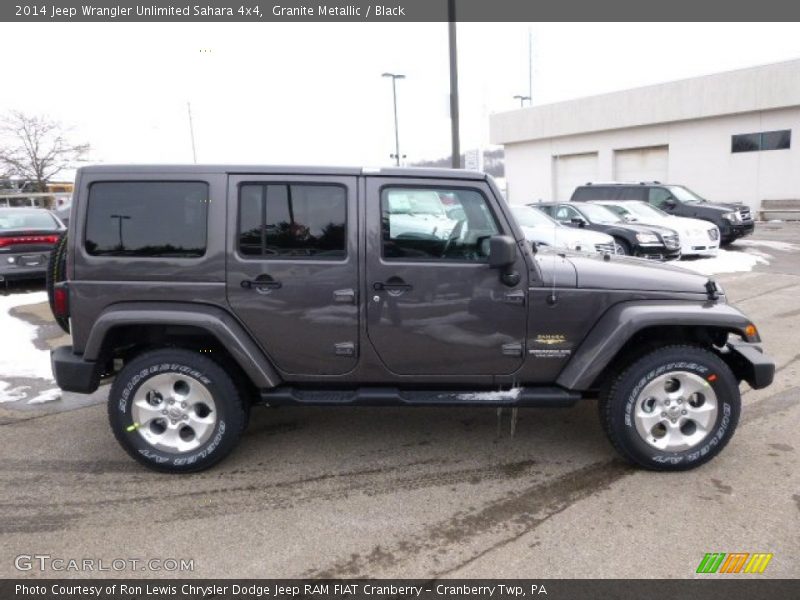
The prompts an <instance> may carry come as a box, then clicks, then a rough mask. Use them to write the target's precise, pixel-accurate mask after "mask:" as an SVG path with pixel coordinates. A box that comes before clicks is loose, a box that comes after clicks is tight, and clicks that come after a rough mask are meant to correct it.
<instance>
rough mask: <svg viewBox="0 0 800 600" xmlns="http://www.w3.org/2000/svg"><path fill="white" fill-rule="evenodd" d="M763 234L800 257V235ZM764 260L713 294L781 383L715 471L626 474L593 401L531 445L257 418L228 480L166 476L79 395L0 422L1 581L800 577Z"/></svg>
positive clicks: (306, 413) (541, 419)
mask: <svg viewBox="0 0 800 600" xmlns="http://www.w3.org/2000/svg"><path fill="white" fill-rule="evenodd" d="M756 237H757V238H758V239H763V240H765V241H767V242H770V241H777V242H781V241H783V242H790V243H796V244H800V225H798V226H794V225H788V224H766V225H765V226H764V227H763V228H760V229H759V234H758V235H757V236H756ZM758 248H759V250H761V251H763V252H765V253H767V254H769V255H770V256H771V259H770V264H769V265H758V266H757V267H756V268H755V270H754V271H752V272H749V273H735V274H730V275H720V276H719V277H717V279H718V280H719V281H720V282H721V283H722V284H723V286H724V288H725V290H726V292H727V294H728V296H729V299H730V301H731V302H732V303H733V304H736V305H737V306H739V307H740V308H741V309H742V310H744V311H745V313H746V314H748V315H749V316H750V317H751V318H752V319H753V320H754V321H755V323H756V324H757V325H758V326H759V329H760V330H761V333H762V337H763V338H764V340H765V347H766V349H767V351H768V352H769V353H770V354H772V355H773V357H774V358H775V359H776V361H777V364H778V368H779V371H778V374H777V377H776V382H775V384H774V385H773V386H771V387H770V388H768V389H766V390H759V391H752V390H749V389H748V388H747V386H746V384H745V385H743V388H742V389H743V391H744V395H743V402H744V409H743V418H742V422H741V423H740V426H739V429H738V431H737V433H736V435H735V436H734V438H733V440H732V442H731V444H730V445H729V446H728V447H727V448H726V449H725V450H724V451H723V453H722V454H721V455H720V456H719V457H717V458H716V459H715V460H713V461H712V462H711V463H709V464H707V465H705V466H703V467H701V468H699V469H697V470H694V471H691V472H687V473H680V474H656V473H649V472H643V471H639V470H636V469H633V468H631V467H629V466H627V465H626V464H624V463H623V462H621V461H620V460H619V459H618V458H617V456H616V454H615V453H614V451H613V449H612V448H611V446H610V445H609V443H608V442H607V441H606V439H605V437H604V435H603V433H602V431H601V428H600V424H599V422H598V419H597V416H596V403H595V402H594V401H586V402H584V403H581V404H579V405H578V406H576V407H574V408H570V409H551V410H543V409H521V410H520V420H519V423H518V425H517V430H516V436H515V437H514V438H513V439H511V438H510V437H509V435H508V421H507V417H506V420H505V421H504V423H503V425H504V426H503V430H502V435H501V436H500V437H498V436H497V421H496V414H495V411H494V410H493V409H491V408H471V409H464V408H458V409H444V408H346V409H326V408H284V409H279V410H275V409H266V408H259V409H255V410H254V412H253V417H252V420H251V424H250V427H249V429H248V430H247V432H246V434H245V436H244V439H243V440H242V443H241V444H240V446H239V447H238V448H237V449H236V450H235V451H234V453H233V454H232V455H231V456H230V457H229V458H228V459H226V460H225V461H224V462H223V463H222V464H220V465H219V466H217V467H216V468H214V469H212V470H211V471H207V472H204V473H200V474H196V475H184V476H170V475H162V474H155V473H151V472H149V471H147V470H145V469H144V468H143V467H140V466H139V465H138V464H136V463H134V462H133V461H131V460H130V459H129V458H128V456H127V455H126V454H125V453H124V452H123V451H122V450H121V449H120V448H119V446H118V445H117V443H116V442H115V440H114V438H113V436H112V434H111V432H110V430H109V428H108V423H107V419H106V414H105V406H104V394H105V392H104V391H102V390H101V391H99V392H98V393H96V394H94V395H92V396H91V397H80V396H77V395H73V394H64V395H63V398H62V399H61V400H59V401H56V402H52V403H47V404H44V405H40V406H36V407H22V406H16V405H17V404H21V403H6V404H0V423H2V424H0V432H2V433H1V436H2V444H0V575H1V576H3V577H11V576H19V575H25V576H39V577H46V576H50V577H53V576H56V575H62V574H63V575H68V576H80V575H81V574H80V573H59V574H56V573H53V572H45V573H36V572H27V573H24V574H23V573H19V572H18V571H16V570H15V569H14V565H13V561H14V557H15V556H16V555H18V554H22V553H27V554H31V553H45V554H50V555H52V556H60V557H65V558H83V557H96V558H105V559H107V560H111V559H113V558H118V557H122V558H128V557H140V558H166V557H171V558H179V559H180V558H185V559H193V560H194V571H193V572H192V573H184V575H190V576H193V577H293V576H313V577H357V576H367V577H391V576H404V577H419V578H434V577H447V576H464V577H479V576H494V577H537V578H538V577H542V578H545V577H547V578H549V577H676V578H683V577H692V576H694V573H695V569H696V568H697V565H698V563H699V562H700V560H701V559H702V557H703V555H704V554H705V553H706V552H772V553H774V558H773V559H772V562H771V563H770V564H769V567H768V569H767V570H766V572H765V573H764V574H763V575H762V576H767V577H798V576H800V566H798V561H797V556H798V555H799V554H800V469H798V466H800V441H798V440H797V435H796V432H797V428H798V425H800V402H799V401H800V339H799V338H798V336H797V334H796V326H797V324H798V322H799V321H798V318H800V303H799V302H798V300H797V298H798V297H800V253H798V252H790V251H785V250H778V249H776V247H774V246H773V247H770V246H759V247H758ZM732 249H733V250H736V245H734V247H733V248H732ZM15 310H17V311H19V314H18V316H20V317H21V318H23V319H25V320H26V321H28V322H30V323H33V324H36V325H37V326H38V327H39V330H38V331H39V333H38V334H37V336H38V337H37V342H36V343H37V344H47V345H51V344H54V343H62V342H63V339H64V338H63V336H62V335H61V333H60V332H59V331H56V330H54V329H53V324H52V323H49V322H48V321H49V319H48V318H47V313H46V312H42V311H40V310H39V309H37V308H35V307H34V308H30V307H21V308H18V309H15ZM14 383H15V384H16V383H17V382H14ZM22 383H25V382H24V381H23V382H22ZM30 383H31V382H30V381H28V382H27V384H30ZM40 383H42V385H44V384H47V385H52V384H50V383H48V382H40ZM37 385H38V383H37ZM10 404H14V406H10ZM91 574H92V573H86V574H85V575H86V576H90V575H91ZM171 574H172V573H164V572H155V573H154V572H148V571H141V572H140V571H122V572H119V573H104V576H114V575H118V576H124V577H131V576H134V577H135V576H148V577H153V576H156V577H157V576H162V575H171ZM704 577H708V575H705V576H704Z"/></svg>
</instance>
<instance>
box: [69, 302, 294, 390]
mask: <svg viewBox="0 0 800 600" xmlns="http://www.w3.org/2000/svg"><path fill="white" fill-rule="evenodd" d="M135 325H164V326H168V325H186V326H194V327H197V328H199V329H203V330H205V331H207V332H208V333H209V334H210V335H212V336H213V337H214V338H215V339H216V340H217V341H218V342H219V343H220V344H222V345H223V346H224V347H225V349H226V350H227V351H228V352H229V353H230V354H231V356H232V357H233V359H234V360H235V361H236V363H237V364H238V365H239V366H240V367H241V368H242V370H243V371H244V372H245V374H246V375H247V376H248V377H249V378H250V380H251V381H252V382H253V385H255V386H256V387H258V388H272V387H275V386H276V385H278V384H279V383H281V377H280V376H279V375H278V374H277V372H276V371H275V368H274V367H273V366H272V364H271V363H270V361H269V359H268V358H267V356H266V355H265V354H264V352H263V351H262V350H261V348H260V347H259V346H258V344H256V342H255V341H254V340H253V338H252V337H251V336H250V334H249V333H247V331H246V330H245V329H244V327H242V325H241V324H240V323H239V322H238V321H237V320H236V319H235V318H234V317H233V316H232V315H231V314H230V313H228V312H227V311H225V310H223V309H222V308H219V307H217V306H211V305H197V304H183V303H174V302H168V303H167V302H122V303H119V304H113V305H111V306H109V307H108V308H106V309H105V310H104V311H103V312H102V313H101V314H100V316H99V317H98V319H97V321H96V322H95V324H94V326H93V327H92V331H91V333H90V334H89V338H88V340H87V342H86V347H85V349H84V355H83V356H84V359H85V360H88V361H96V360H98V359H99V358H100V355H101V352H102V350H103V343H104V341H105V340H106V338H107V336H108V334H109V332H110V331H111V330H112V329H114V328H115V327H121V326H135Z"/></svg>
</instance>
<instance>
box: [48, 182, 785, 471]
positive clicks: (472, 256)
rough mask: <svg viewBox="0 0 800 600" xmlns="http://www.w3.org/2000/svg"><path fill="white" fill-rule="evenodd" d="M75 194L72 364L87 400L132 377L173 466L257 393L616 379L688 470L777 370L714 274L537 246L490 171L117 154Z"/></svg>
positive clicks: (511, 391) (129, 439)
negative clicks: (122, 162)
mask: <svg viewBox="0 0 800 600" xmlns="http://www.w3.org/2000/svg"><path fill="white" fill-rule="evenodd" d="M75 198H76V199H75V202H73V206H72V214H71V219H70V226H71V230H70V232H69V235H68V236H67V237H66V238H65V239H64V240H63V241H62V242H61V243H60V244H59V246H58V247H57V248H56V251H55V252H54V253H53V258H52V261H51V263H52V264H51V269H50V272H51V283H52V285H51V286H50V289H51V292H52V293H51V302H52V305H53V308H54V312H55V314H56V316H57V318H58V320H59V322H60V323H62V324H63V325H64V326H65V327H69V328H71V332H72V346H67V347H61V348H58V349H57V350H55V351H54V352H53V355H52V362H53V371H54V373H55V377H56V380H57V381H58V384H59V385H60V386H61V387H62V388H63V389H64V390H67V391H73V392H81V393H91V392H93V391H95V390H96V389H97V388H98V385H99V383H100V381H101V380H102V379H103V378H106V377H110V376H112V375H113V376H114V382H113V385H112V386H111V392H110V398H109V403H108V414H109V417H110V421H111V427H112V428H113V431H114V434H115V435H116V437H117V439H118V440H119V442H120V444H121V445H122V446H123V448H125V450H126V451H127V452H128V453H129V454H130V455H131V456H133V457H134V458H135V459H137V460H139V461H140V462H142V463H144V464H145V465H147V466H149V467H153V468H155V469H160V470H165V471H174V472H185V471H196V470H199V469H203V468H206V467H208V466H210V465H212V464H214V463H215V462H217V461H218V460H220V459H221V458H222V457H224V456H225V455H226V454H227V453H228V452H230V451H231V449H232V448H233V447H234V445H235V444H236V442H237V441H238V439H239V437H240V436H241V434H242V431H243V430H244V428H245V426H246V424H247V419H248V413H249V409H250V406H251V404H254V403H265V404H269V405H281V404H309V405H325V406H330V405H358V404H365V405H391V404H400V405H424V406H430V405H439V406H453V407H458V406H467V405H468V406H475V405H491V406H538V407H542V406H566V405H570V404H572V403H574V402H576V401H578V400H580V399H581V398H583V397H594V396H597V395H599V398H600V402H599V405H600V417H601V421H602V423H603V426H604V427H605V429H606V431H607V433H608V436H609V438H610V439H611V442H612V443H613V444H614V446H615V447H616V448H617V450H618V451H619V452H620V453H621V454H622V455H623V456H624V457H625V458H627V459H628V460H630V461H632V462H634V463H636V464H638V465H641V466H644V467H647V468H651V469H660V470H681V469H688V468H692V467H695V466H697V465H700V464H702V463H704V462H706V461H707V460H709V459H710V458H712V457H713V456H714V455H716V454H717V453H718V452H719V451H720V450H721V449H722V448H723V446H725V444H726V443H727V442H728V441H729V440H730V438H731V436H732V435H733V431H734V429H735V427H736V424H737V421H738V419H739V410H740V398H739V382H740V381H742V380H744V381H747V382H748V383H749V384H750V385H751V386H753V387H755V388H761V387H764V386H767V385H769V384H770V383H771V382H772V378H773V374H774V365H773V363H772V362H771V361H770V360H769V359H768V358H767V357H766V356H765V355H764V354H762V352H761V349H760V346H759V345H758V344H759V342H760V339H759V336H758V333H757V331H756V328H755V326H754V325H753V324H752V323H750V321H749V320H748V319H747V317H745V316H744V315H743V314H742V313H740V312H739V311H738V310H736V309H735V308H733V307H732V306H730V305H728V304H727V303H726V301H725V296H724V294H723V292H722V291H721V290H719V288H718V287H717V286H716V285H715V283H714V282H713V281H710V280H709V279H708V278H707V277H703V276H700V275H696V274H692V273H689V272H687V271H683V270H681V269H678V268H675V267H667V266H661V265H653V264H650V263H647V262H645V261H643V260H639V259H633V258H624V257H616V256H605V257H604V256H582V255H578V254H575V255H558V254H554V253H553V254H545V253H544V252H540V253H538V254H537V253H536V252H535V249H534V248H533V247H532V246H531V244H530V243H528V242H526V241H525V238H524V236H523V234H522V232H521V231H520V230H519V227H518V226H517V225H516V223H515V222H514V220H513V218H512V215H511V212H510V211H509V209H508V206H507V205H506V204H505V202H504V200H503V199H502V197H501V195H500V193H499V192H498V190H497V188H496V187H495V185H494V183H493V182H492V180H491V178H490V177H487V176H485V175H483V174H480V173H472V172H466V171H445V170H424V169H383V170H375V171H368V170H361V169H346V168H297V167H289V168H278V167H274V168H273V167H223V166H220V167H216V166H189V167H165V166H160V167H156V166H153V167H135V166H126V167H114V166H101V167H87V168H83V169H80V170H79V171H78V174H77V181H76V196H75ZM437 207H440V208H441V210H438V209H437ZM434 209H437V210H434Z"/></svg>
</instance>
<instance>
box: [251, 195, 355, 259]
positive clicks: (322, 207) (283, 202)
mask: <svg viewBox="0 0 800 600" xmlns="http://www.w3.org/2000/svg"><path fill="white" fill-rule="evenodd" d="M346 222H347V192H346V190H345V188H343V187H342V186H339V185H316V184H285V183H270V184H260V183H258V184H256V183H246V184H243V185H242V186H241V187H240V188H239V252H240V253H241V254H242V255H244V256H250V257H260V258H316V259H341V258H344V257H345V256H346V255H347V252H346V242H345V238H346V235H345V231H346Z"/></svg>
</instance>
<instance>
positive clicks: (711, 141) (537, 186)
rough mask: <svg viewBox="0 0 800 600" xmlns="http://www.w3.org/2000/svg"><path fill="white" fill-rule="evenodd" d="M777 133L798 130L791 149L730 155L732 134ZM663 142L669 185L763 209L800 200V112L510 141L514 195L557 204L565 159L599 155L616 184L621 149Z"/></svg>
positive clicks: (601, 175)
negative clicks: (769, 203)
mask: <svg viewBox="0 0 800 600" xmlns="http://www.w3.org/2000/svg"><path fill="white" fill-rule="evenodd" d="M778 129H791V130H792V144H791V148H790V149H788V150H771V151H761V152H744V153H736V154H734V153H732V152H731V136H732V135H735V134H740V133H756V132H760V131H773V130H778ZM662 145H668V146H669V161H668V173H669V177H668V179H669V182H670V183H680V184H683V185H686V186H688V187H690V188H691V189H693V190H695V191H696V192H697V193H698V194H700V195H701V196H704V197H706V198H708V199H709V200H718V201H736V202H744V203H746V204H748V205H749V206H751V207H752V208H753V209H758V207H759V206H760V203H761V201H762V200H764V199H788V198H791V199H800V107H792V108H784V109H777V110H768V111H758V112H750V113H745V114H737V115H728V116H720V117H711V118H703V119H694V120H688V121H680V122H672V123H663V124H658V125H650V126H641V127H630V128H625V129H617V130H611V131H601V132H595V133H585V134H577V135H568V136H562V137H554V138H544V139H538V140H534V141H523V142H514V143H506V144H505V161H506V178H507V180H508V198H509V200H510V201H511V202H514V203H525V202H533V201H536V200H538V199H542V200H552V199H553V194H554V189H555V180H554V178H555V173H554V170H553V163H554V157H556V156H558V155H564V154H578V153H588V152H597V153H598V167H597V171H598V176H597V179H598V180H599V181H613V180H614V151H615V150H618V149H628V148H644V147H651V146H662Z"/></svg>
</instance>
